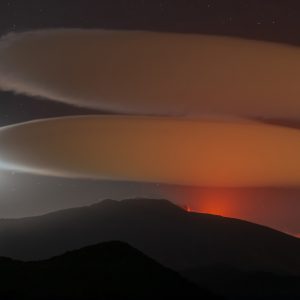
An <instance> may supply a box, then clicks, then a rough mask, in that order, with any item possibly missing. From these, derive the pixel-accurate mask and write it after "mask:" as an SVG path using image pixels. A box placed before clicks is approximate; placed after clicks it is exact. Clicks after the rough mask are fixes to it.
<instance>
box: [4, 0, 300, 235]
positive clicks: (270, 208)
mask: <svg viewBox="0 0 300 300" xmlns="http://www.w3.org/2000/svg"><path fill="white" fill-rule="evenodd" d="M45 28H106V29H121V30H125V29H139V30H151V31H161V32H176V33H199V34H213V35H225V36H234V37H242V38H249V39H255V40H262V41H272V42H280V43H286V44H292V45H300V34H299V33H300V32H299V28H300V3H299V1H296V0H265V1H261V0H259V1H257V0H250V1H237V0H236V1H234V0H232V1H230V0H228V1H225V0H218V1H216V0H215V1H213V0H211V1H193V0H190V1H182V0H181V1H180V0H178V1H177V0H169V1H168V0H166V1H156V0H144V1H142V0H139V1H138V0H136V1H125V0H123V1H122V0H116V1H113V0H106V1H104V0H103V1H101V0H100V1H99V0H98V1H96V0H89V1H79V0H70V1H69V0H64V1H57V0H51V1H48V0H46V1H45V0H43V1H33V0H26V1H23V0H19V1H1V4H0V34H1V35H4V34H7V33H9V32H12V31H13V32H22V31H26V30H32V29H45ZM98 113H101V114H103V113H105V114H109V113H110V112H109V111H97V110H94V109H88V108H79V107H75V106H70V105H67V104H61V103H58V102H57V103H55V102H53V101H48V100H43V101H40V100H37V99H34V98H32V97H29V96H23V95H16V94H13V93H10V92H1V93H0V126H5V125H10V124H15V123H20V122H24V121H29V120H34V119H42V118H46V117H58V116H67V115H87V114H98ZM281 122H282V120H281ZM293 122H294V123H295V124H297V126H298V123H297V122H299V120H294V121H293ZM284 124H286V123H284ZM208 194H209V196H207V191H206V192H203V190H202V189H201V188H192V187H179V186H176V187H175V186H173V187H172V186H168V185H161V184H159V183H153V184H150V183H127V182H108V181H97V180H77V179H76V180H75V179H61V178H51V177H42V176H34V175H23V174H16V173H9V172H3V173H1V174H0V217H20V216H26V215H36V214H41V213H45V212H48V211H52V210H57V209H61V208H67V207H72V206H79V205H85V204H90V203H93V202H95V201H99V200H101V199H103V198H116V199H123V198H128V197H139V196H142V197H156V198H157V197H168V198H170V199H171V200H174V201H176V202H178V203H180V204H182V205H190V206H191V207H192V209H195V210H200V211H207V212H211V213H219V214H223V215H229V216H234V217H241V218H246V219H250V220H252V221H256V222H259V223H263V224H267V225H269V226H272V227H275V228H278V229H281V230H283V231H286V232H289V233H293V234H298V233H299V232H300V222H299V221H297V220H298V219H299V213H300V201H299V197H300V189H297V188H295V189H286V188H281V189H275V192H274V189H268V188H267V187H266V188H263V189H258V190H256V189H254V190H252V191H249V189H247V190H245V191H239V192H238V193H236V192H235V193H234V196H233V197H231V195H232V192H230V193H228V191H226V192H224V191H223V192H222V193H219V192H218V193H216V192H215V191H213V192H212V193H208ZM203 195H206V196H207V197H208V198H207V199H209V200H207V199H204V196H203ZM211 195H212V196H211ZM216 195H217V196H216ZM228 195H230V196H228ZM254 198H255V199H254ZM237 199H239V200H237ZM207 201H209V202H210V203H216V206H217V208H215V206H213V208H212V206H211V205H209V207H208V206H206V207H205V208H204V203H205V202H207ZM199 203H200V204H199ZM201 203H202V204H201ZM224 203H225V204H224ZM217 204H218V205H217ZM201 205H202V206H201ZM221 205H222V207H224V208H223V209H221V208H220V207H221ZM233 206H235V207H236V209H230V207H231V208H232V207H233ZM237 207H238V208H237Z"/></svg>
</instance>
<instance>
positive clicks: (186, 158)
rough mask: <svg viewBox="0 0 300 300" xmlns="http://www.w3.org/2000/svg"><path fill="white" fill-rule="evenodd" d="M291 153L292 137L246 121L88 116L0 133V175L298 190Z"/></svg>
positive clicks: (299, 139) (298, 165)
mask: <svg viewBox="0 0 300 300" xmlns="http://www.w3.org/2000/svg"><path fill="white" fill-rule="evenodd" d="M299 153H300V132H299V130H295V129H289V128H283V127H279V126H278V127H277V126H271V125H264V124H259V123H255V122H246V121H245V122H242V121H240V122H229V121H199V120H184V119H180V118H146V117H119V116H114V117H112V116H105V117H104V116H89V117H68V118H58V119H48V120H41V121H35V122H29V123H24V124H20V125H14V126H9V127H3V128H1V129H0V165H1V166H2V167H3V168H4V167H5V168H6V169H11V170H19V171H24V172H31V173H37V174H45V175H55V176H64V177H89V178H101V179H113V180H133V181H146V182H162V183H170V184H184V185H205V186H211V185H213V186H216V185H224V186H258V185H299V184H300V158H299Z"/></svg>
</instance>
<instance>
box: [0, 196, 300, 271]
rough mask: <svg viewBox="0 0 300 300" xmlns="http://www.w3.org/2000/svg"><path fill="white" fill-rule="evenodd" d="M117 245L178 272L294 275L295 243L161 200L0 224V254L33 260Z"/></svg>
mask: <svg viewBox="0 0 300 300" xmlns="http://www.w3.org/2000/svg"><path fill="white" fill-rule="evenodd" d="M109 240H120V241H124V242H127V243H129V244H130V245H132V246H133V247H136V248H137V249H139V250H141V251H142V252H143V253H145V254H146V255H149V256H150V257H152V258H153V259H155V260H157V261H158V262H159V263H162V264H163V265H165V266H167V267H170V268H172V269H175V270H177V271H181V270H186V269H194V268H199V267H204V266H211V265H213V266H214V265H218V264H221V265H227V266H230V267H232V268H237V269H240V270H253V271H270V272H282V273H284V272H286V273H290V274H300V255H299V253H300V240H299V239H296V238H294V237H291V236H289V235H286V234H283V233H281V232H278V231H275V230H272V229H270V228H267V227H263V226H260V225H256V224H253V223H249V222H245V221H241V220H237V219H230V218H224V217H219V216H213V215H208V214H198V213H188V212H186V211H184V210H183V209H181V208H179V207H177V206H175V205H173V204H172V203H170V202H168V201H166V200H147V199H135V200H124V201H121V202H118V201H113V200H106V201H103V202H100V203H98V204H96V205H92V206H89V207H83V208H75V209H69V210H64V211H59V212H56V213H51V214H47V215H44V216H39V217H32V218H24V219H16V220H0V255H1V256H8V257H13V258H19V259H25V260H28V259H29V260H32V259H43V258H48V257H51V256H53V255H59V254H61V253H63V252H65V251H67V250H72V249H78V248H80V247H83V246H87V245H92V244H96V243H99V242H104V241H109Z"/></svg>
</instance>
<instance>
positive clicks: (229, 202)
mask: <svg viewBox="0 0 300 300" xmlns="http://www.w3.org/2000/svg"><path fill="white" fill-rule="evenodd" d="M239 206H240V201H238V199H237V196H236V195H234V194H233V193H232V192H229V191H225V190H211V189H207V190H204V191H202V192H201V193H199V194H198V195H194V196H193V197H192V201H191V205H190V206H188V208H187V211H195V212H201V213H207V214H212V215H220V216H226V217H238V216H239V215H240V214H239V213H240V212H239Z"/></svg>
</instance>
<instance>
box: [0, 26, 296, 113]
mask: <svg viewBox="0 0 300 300" xmlns="http://www.w3.org/2000/svg"><path fill="white" fill-rule="evenodd" d="M299 79H300V49H299V48H297V47H292V46H284V45H280V44H274V43H266V42H258V41H248V40H242V39H234V38H225V37H215V36H202V35H182V34H167V33H165V34H164V33H153V32H137V31H105V30H77V29H74V30H72V29H71V30H70V29H69V30H67V29H61V30H44V31H33V32H25V33H19V34H9V35H8V36H6V37H3V38H2V39H1V41H0V88H1V89H2V90H11V91H15V92H17V93H26V94H29V95H37V96H42V97H46V98H49V99H53V100H58V101H63V102H66V103H72V104H75V105H80V106H86V107H92V108H101V109H109V110H115V111H118V112H131V113H154V114H155V113H157V114H167V115H187V116H188V115H192V116H193V115H203V114H204V115H207V114H208V115H210V114H213V115H216V114H217V115H218V114H228V115H235V116H244V117H245V116H250V117H251V116H255V117H257V116H258V117H271V118H298V117H299V116H300V101H299V95H300V84H299Z"/></svg>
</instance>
